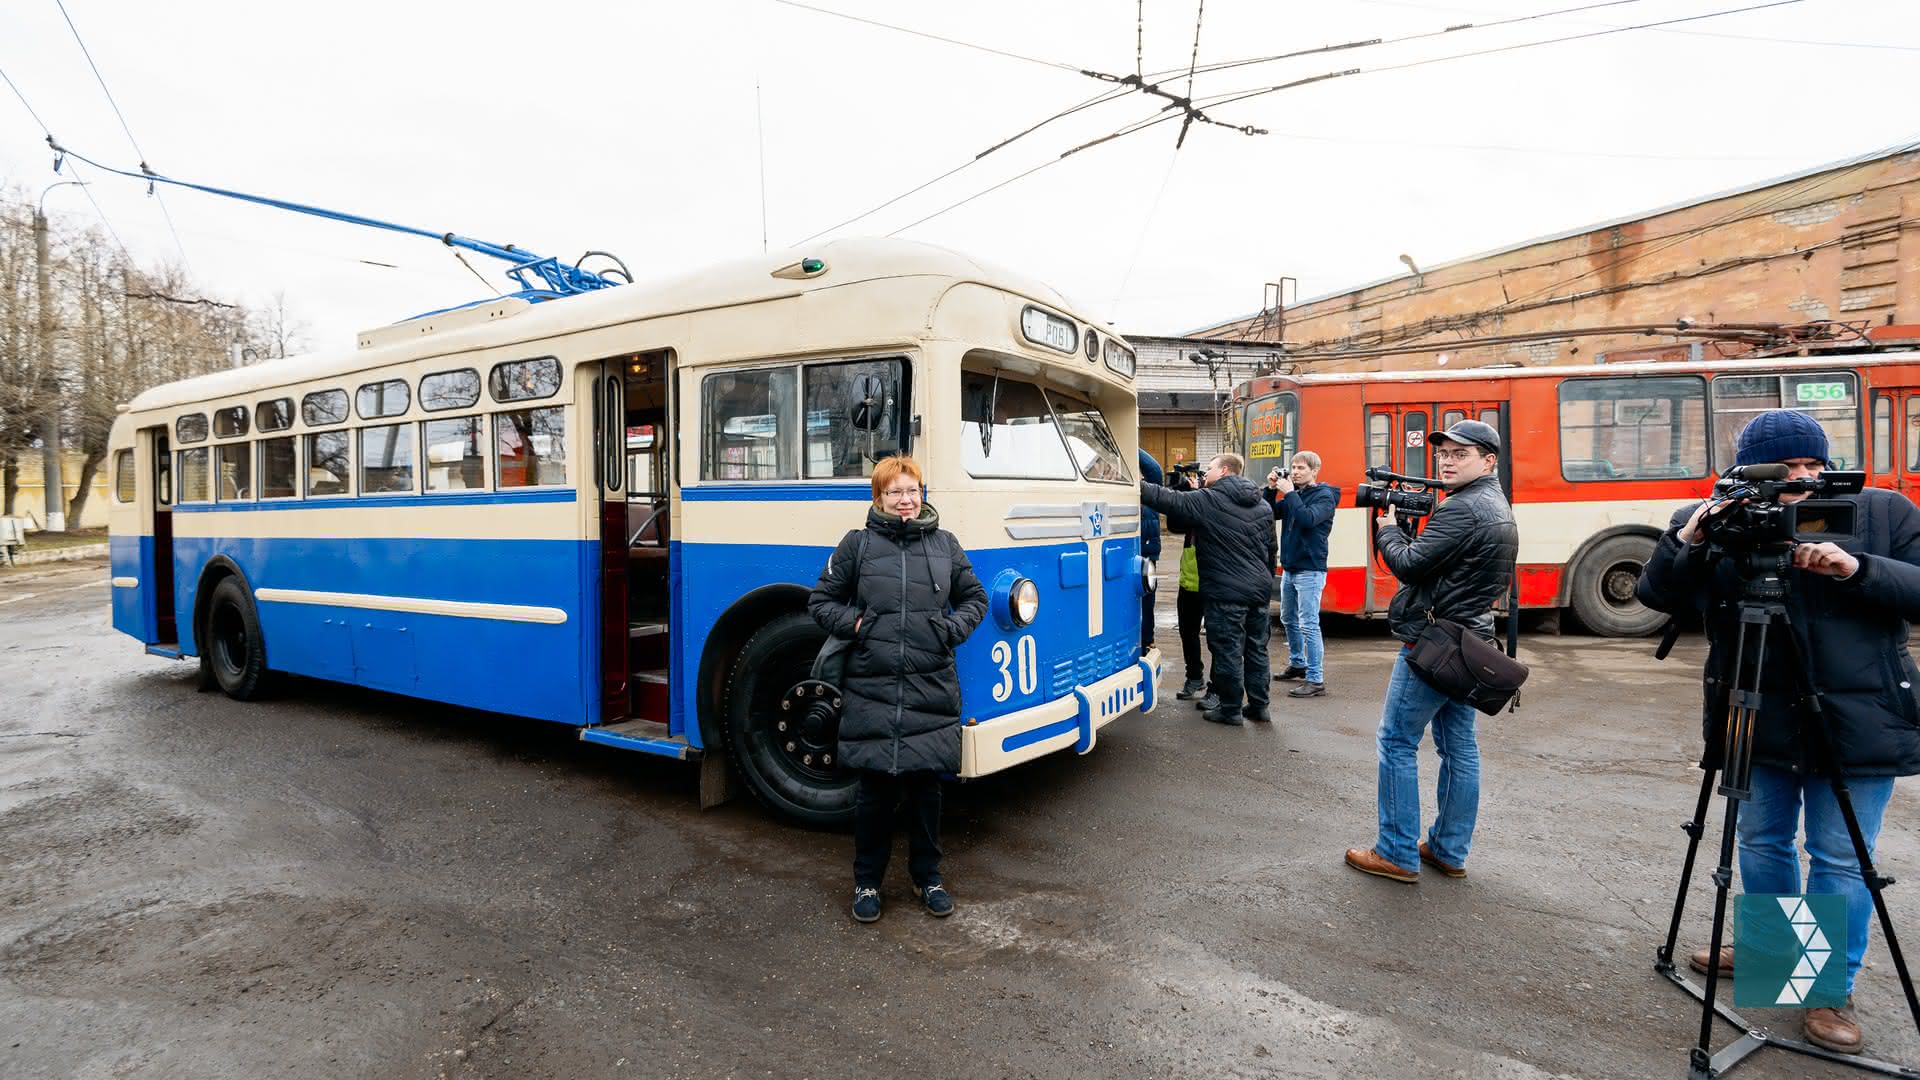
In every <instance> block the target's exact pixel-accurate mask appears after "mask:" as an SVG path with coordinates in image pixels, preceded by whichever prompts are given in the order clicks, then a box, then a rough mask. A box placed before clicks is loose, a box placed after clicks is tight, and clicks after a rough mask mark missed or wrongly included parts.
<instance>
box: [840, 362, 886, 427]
mask: <svg viewBox="0 0 1920 1080" xmlns="http://www.w3.org/2000/svg"><path fill="white" fill-rule="evenodd" d="M851 389H852V398H853V404H852V405H851V406H850V407H849V408H848V410H847V418H848V420H849V421H851V422H852V424H853V426H854V427H855V428H857V429H858V430H860V431H879V430H880V427H881V425H882V424H883V423H885V422H886V412H887V408H886V406H887V384H886V381H885V380H883V379H881V378H880V376H878V375H862V376H860V377H858V378H857V379H855V380H854V382H853V385H852V387H851Z"/></svg>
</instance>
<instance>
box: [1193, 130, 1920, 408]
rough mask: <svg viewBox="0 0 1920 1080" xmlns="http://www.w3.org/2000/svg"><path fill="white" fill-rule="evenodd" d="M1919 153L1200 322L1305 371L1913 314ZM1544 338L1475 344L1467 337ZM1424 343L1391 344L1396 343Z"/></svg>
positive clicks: (1814, 172)
mask: <svg viewBox="0 0 1920 1080" xmlns="http://www.w3.org/2000/svg"><path fill="white" fill-rule="evenodd" d="M1916 226H1920V152H1916V151H1915V150H1914V149H1913V148H1911V147H1902V148H1900V149H1899V150H1894V151H1883V152H1876V153H1874V154H1869V155H1865V156H1863V157H1860V158H1853V159H1849V160H1847V161H1843V162H1836V163H1834V164H1831V165H1823V166H1820V167H1819V168H1816V169H1810V170H1807V171H1805V172H1802V173H1797V174H1794V175H1791V176H1784V177H1780V178H1778V179H1773V180H1767V181H1764V182H1762V183H1759V184H1755V185H1753V186H1751V187H1745V188H1741V189H1739V190H1736V191H1729V192H1724V193H1721V194H1718V195H1711V196H1708V197H1706V198H1704V199H1698V200H1693V201H1690V202H1687V203H1684V204H1681V205H1677V206H1670V207H1666V208H1664V209H1660V210H1655V211H1653V212H1651V213H1646V214H1639V215H1635V216H1633V217H1629V218H1621V219H1619V220H1616V221H1608V222H1603V223H1601V224H1598V225H1590V226H1587V227H1585V228H1581V229H1576V230H1572V231H1569V232H1564V233H1560V234H1558V235H1554V236H1548V237H1543V238H1540V239H1537V240H1529V241H1526V242H1525V243H1521V244H1516V245H1513V246H1511V247H1505V248H1501V249H1499V250H1496V251H1491V252H1487V253H1484V254H1480V255H1473V256H1469V257H1467V258H1464V259H1457V260H1454V261H1452V262H1448V263H1444V264H1442V265H1439V266H1433V267H1428V268H1425V269H1423V270H1421V271H1419V272H1409V273H1406V274H1401V275H1396V276H1394V277H1392V278H1387V279H1385V280H1381V281H1376V282H1372V283H1370V284H1367V285H1362V286H1360V287H1358V288H1355V289H1349V290H1345V291H1342V292H1339V293H1333V294H1329V295H1326V296H1320V297H1315V298H1313V299H1310V300H1306V301H1300V302H1296V303H1294V304H1292V305H1290V306H1288V307H1286V308H1284V309H1281V310H1275V309H1271V308H1269V309H1267V310H1265V311H1262V312H1259V313H1256V314H1254V315H1251V316H1247V317H1245V318H1240V319H1236V320H1233V321H1231V322H1227V323H1222V324H1219V325H1216V326H1213V327H1210V328H1207V329H1204V330H1200V331H1196V332H1195V333H1196V336H1197V337H1203V338H1215V339H1236V340H1247V341H1262V342H1274V343H1277V342H1279V341H1281V340H1282V337H1283V335H1284V340H1285V341H1286V342H1287V346H1286V349H1285V360H1286V362H1288V363H1290V364H1292V365H1293V366H1294V367H1295V368H1296V370H1299V371H1366V370H1397V369H1406V368H1424V367H1432V366H1437V365H1447V366H1450V367H1456V368H1457V367H1475V366H1481V365H1487V364H1518V365H1525V366H1528V367H1532V366H1536V365H1542V364H1588V363H1605V362H1607V361H1609V360H1613V361H1616V362H1617V361H1620V360H1625V359H1629V358H1631V359H1649V358H1652V359H1660V358H1669V357H1671V358H1682V357H1685V356H1687V355H1688V354H1689V353H1690V352H1691V353H1692V354H1694V355H1696V356H1698V355H1705V356H1707V357H1709V358H1711V357H1713V356H1715V355H1719V353H1718V352H1717V351H1716V350H1718V349H1729V350H1731V349H1732V348H1734V347H1733V346H1729V345H1719V344H1716V343H1711V342H1709V343H1700V342H1697V341H1695V340H1693V339H1688V338H1684V337H1679V336H1675V335H1672V334H1660V335H1654V336H1649V335H1646V334H1644V333H1623V334H1603V335H1599V336H1580V337H1573V336H1569V337H1554V336H1552V332H1553V331H1559V330H1572V329H1585V328H1593V327H1611V326H1631V325H1643V324H1649V323H1674V322H1675V321H1677V320H1678V319H1681V318H1688V319H1691V320H1693V321H1694V322H1696V323H1700V324H1710V323H1787V324H1792V323H1806V322H1812V321H1815V320H1823V319H1830V320H1835V321H1838V322H1844V323H1853V324H1865V325H1867V326H1881V325H1887V324H1892V323H1896V322H1906V323H1912V322H1920V229H1917V228H1916ZM1521 334H1544V335H1546V336H1543V337H1538V338H1536V339H1533V340H1528V341H1522V342H1513V343H1502V344H1486V345H1475V344H1473V341H1474V339H1477V338H1490V337H1499V336H1512V335H1521ZM1404 346H1428V347H1427V348H1424V349H1420V350H1419V351H1413V352H1407V353H1400V354H1396V355H1385V356H1382V355H1371V356H1369V355H1364V354H1365V353H1366V352H1367V350H1378V349H1382V348H1387V347H1404Z"/></svg>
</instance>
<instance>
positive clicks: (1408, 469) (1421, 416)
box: [1400, 410, 1427, 476]
mask: <svg viewBox="0 0 1920 1080" xmlns="http://www.w3.org/2000/svg"><path fill="white" fill-rule="evenodd" d="M1405 423H1406V428H1407V436H1406V438H1404V439H1402V440H1401V445H1402V446H1403V447H1404V448H1405V449H1403V450H1402V451H1401V454H1400V471H1401V472H1403V473H1406V474H1407V475H1409V476H1419V475H1421V472H1420V468H1421V466H1422V465H1425V464H1426V460H1427V414H1426V411H1425V410H1420V411H1417V412H1410V413H1408V414H1407V415H1406V420H1405Z"/></svg>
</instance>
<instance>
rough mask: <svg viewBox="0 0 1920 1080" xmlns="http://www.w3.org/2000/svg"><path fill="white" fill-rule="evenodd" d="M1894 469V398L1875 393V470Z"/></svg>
mask: <svg viewBox="0 0 1920 1080" xmlns="http://www.w3.org/2000/svg"><path fill="white" fill-rule="evenodd" d="M1892 470H1893V398H1892V397H1891V396H1889V395H1887V394H1875V395H1873V471H1874V472H1877V473H1884V472H1891V471H1892Z"/></svg>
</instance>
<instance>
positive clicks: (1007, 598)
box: [987, 570, 1040, 630]
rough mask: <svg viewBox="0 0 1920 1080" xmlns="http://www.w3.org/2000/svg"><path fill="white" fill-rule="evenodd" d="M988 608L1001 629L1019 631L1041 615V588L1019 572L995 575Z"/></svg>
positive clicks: (989, 594)
mask: <svg viewBox="0 0 1920 1080" xmlns="http://www.w3.org/2000/svg"><path fill="white" fill-rule="evenodd" d="M987 607H988V609H989V610H990V611H992V612H993V621H994V622H995V623H997V624H999V626H1000V629H1002V630H1018V629H1020V628H1021V627H1023V626H1026V625H1027V624H1029V623H1031V622H1033V620H1034V617H1035V616H1037V615H1039V614H1040V586H1038V585H1035V584H1034V583H1033V579H1032V578H1029V577H1026V576H1025V575H1023V574H1021V573H1020V572H1019V571H1018V570H1002V571H1000V572H999V573H998V574H996V575H994V578H993V587H992V588H991V589H989V590H988V602H987Z"/></svg>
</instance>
